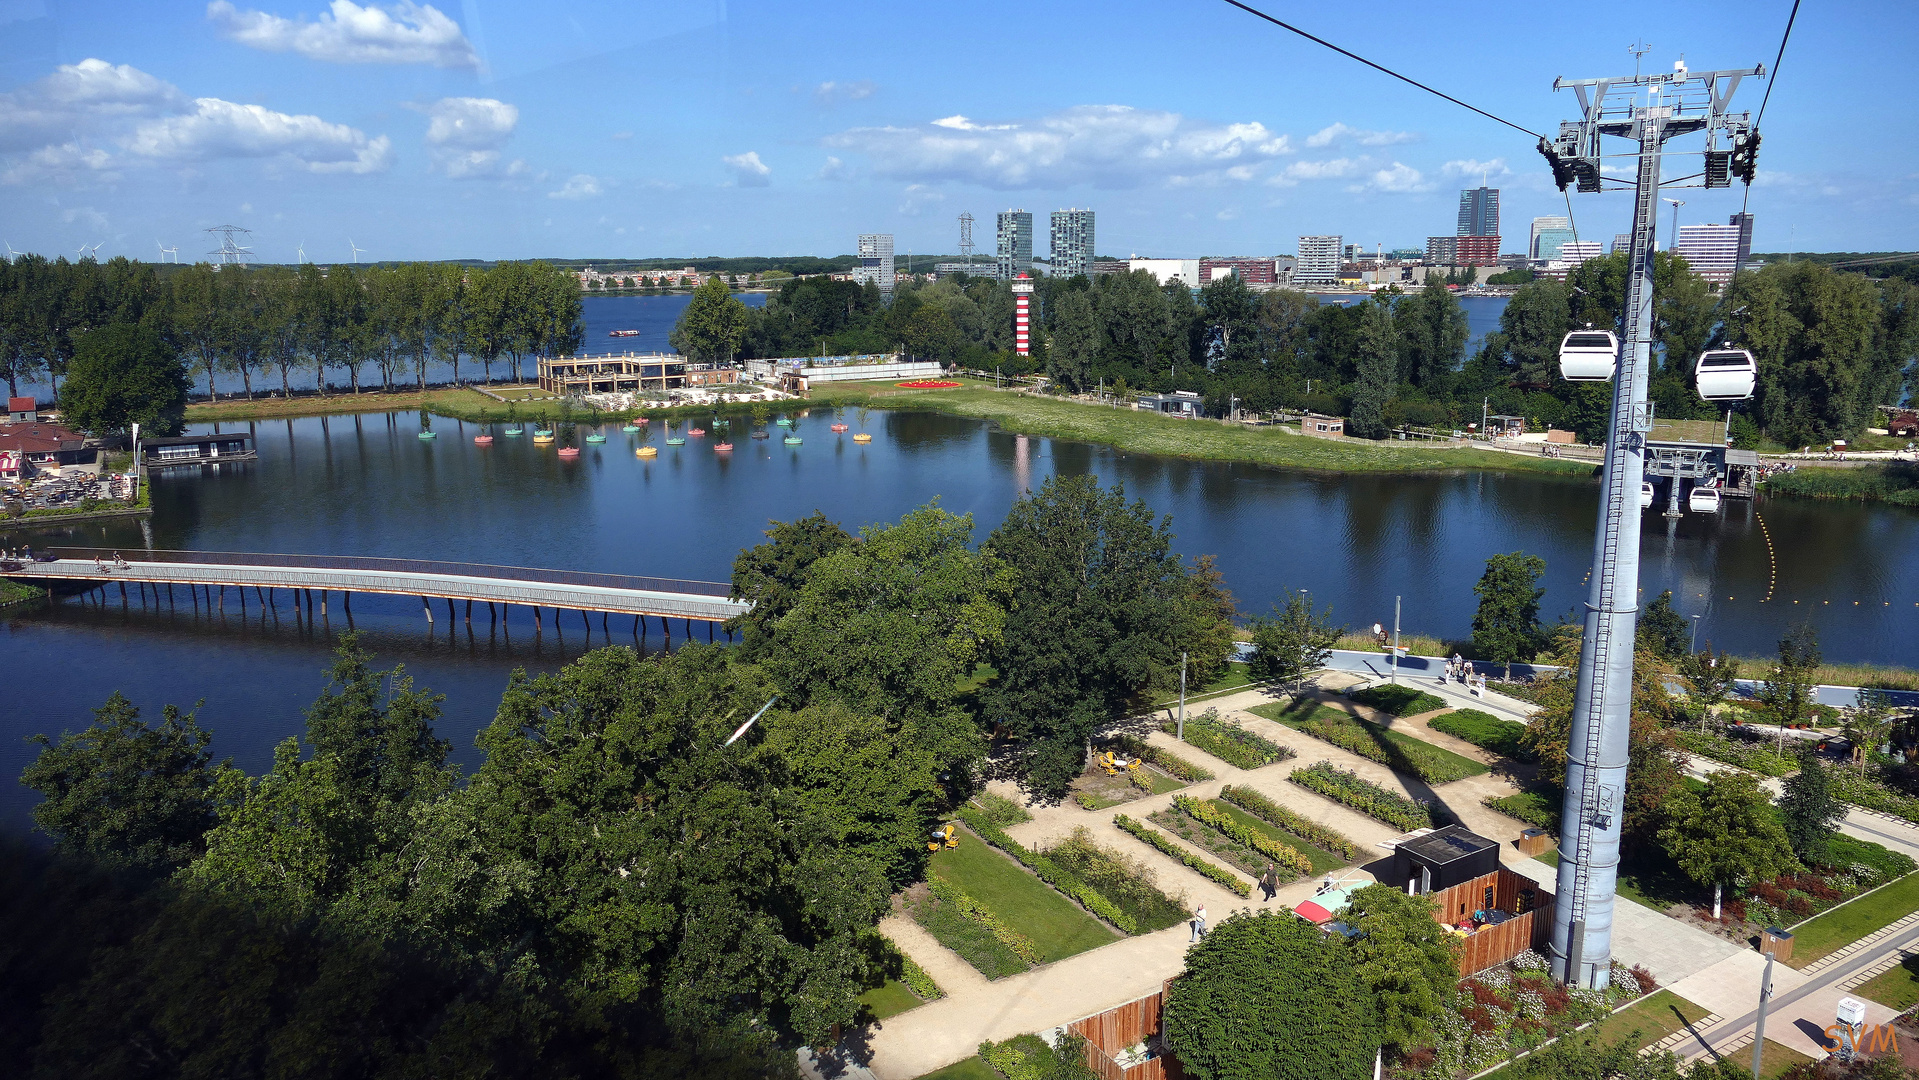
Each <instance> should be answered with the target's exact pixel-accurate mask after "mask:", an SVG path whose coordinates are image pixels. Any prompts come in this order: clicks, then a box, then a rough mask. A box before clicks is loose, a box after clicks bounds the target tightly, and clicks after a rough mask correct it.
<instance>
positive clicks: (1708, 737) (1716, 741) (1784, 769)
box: [1673, 731, 1799, 776]
mask: <svg viewBox="0 0 1919 1080" xmlns="http://www.w3.org/2000/svg"><path fill="white" fill-rule="evenodd" d="M1673 741H1674V742H1677V743H1678V744H1679V747H1680V749H1682V750H1687V751H1690V752H1692V753H1695V754H1698V755H1700V756H1701V757H1709V758H1711V759H1713V760H1714V761H1723V762H1725V763H1726V764H1728V765H1737V766H1738V767H1740V768H1742V769H1747V770H1750V771H1752V772H1756V773H1758V774H1760V775H1761V776H1785V775H1786V774H1787V773H1790V772H1794V771H1796V770H1797V769H1798V768H1799V763H1798V762H1797V761H1794V760H1793V759H1791V758H1788V757H1781V756H1780V755H1779V754H1776V753H1774V752H1773V750H1772V748H1771V747H1769V746H1766V745H1764V744H1761V743H1754V742H1748V741H1747V740H1745V739H1729V738H1727V737H1726V736H1724V735H1715V734H1713V733H1711V732H1708V731H1675V732H1673Z"/></svg>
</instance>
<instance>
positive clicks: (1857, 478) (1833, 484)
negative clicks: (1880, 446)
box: [1765, 461, 1919, 506]
mask: <svg viewBox="0 0 1919 1080" xmlns="http://www.w3.org/2000/svg"><path fill="white" fill-rule="evenodd" d="M1765 490H1766V494H1768V495H1795V496H1798V497H1800V498H1805V499H1846V500H1855V501H1863V502H1886V503H1892V504H1893V505H1894V506H1919V465H1914V464H1912V463H1910V462H1903V461H1900V462H1892V463H1890V464H1886V465H1861V466H1859V467H1857V468H1852V469H1821V468H1818V467H1816V466H1809V465H1801V466H1800V467H1799V468H1798V469H1795V470H1794V471H1792V472H1789V473H1781V474H1780V475H1778V476H1775V477H1773V478H1771V479H1770V480H1767V481H1766V487H1765Z"/></svg>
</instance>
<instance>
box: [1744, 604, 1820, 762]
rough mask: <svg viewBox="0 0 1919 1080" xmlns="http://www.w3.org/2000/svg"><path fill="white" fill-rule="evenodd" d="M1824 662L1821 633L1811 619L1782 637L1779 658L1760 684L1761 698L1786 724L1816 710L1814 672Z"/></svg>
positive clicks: (1803, 719)
mask: <svg viewBox="0 0 1919 1080" xmlns="http://www.w3.org/2000/svg"><path fill="white" fill-rule="evenodd" d="M1823 662H1824V658H1823V657H1822V656H1821V655H1820V652H1819V633H1818V631H1816V630H1814V629H1813V628H1812V624H1811V623H1804V622H1802V623H1800V624H1798V625H1797V626H1794V627H1792V628H1791V629H1790V630H1788V631H1786V636H1785V637H1782V638H1780V639H1779V659H1778V661H1777V662H1776V663H1775V664H1774V665H1773V669H1772V671H1771V672H1770V673H1769V674H1768V675H1767V677H1766V681H1765V682H1764V683H1761V684H1760V686H1759V700H1760V701H1761V702H1762V703H1763V704H1764V705H1765V706H1766V708H1768V709H1770V710H1772V713H1773V716H1774V718H1775V719H1776V720H1777V721H1778V723H1779V725H1780V726H1781V727H1782V728H1784V727H1785V726H1786V725H1789V724H1798V723H1803V722H1804V721H1805V719H1806V714H1807V713H1809V712H1810V711H1811V710H1812V705H1813V693H1812V687H1813V674H1814V672H1816V671H1818V670H1819V665H1820V664H1821V663H1823ZM1783 737H1784V736H1783V734H1782V735H1781V738H1783Z"/></svg>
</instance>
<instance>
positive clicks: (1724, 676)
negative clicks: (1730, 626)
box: [1679, 640, 1739, 723]
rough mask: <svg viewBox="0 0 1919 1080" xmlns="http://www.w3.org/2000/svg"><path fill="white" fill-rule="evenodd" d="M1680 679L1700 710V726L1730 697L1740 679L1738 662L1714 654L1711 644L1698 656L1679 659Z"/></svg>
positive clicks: (1726, 656)
mask: <svg viewBox="0 0 1919 1080" xmlns="http://www.w3.org/2000/svg"><path fill="white" fill-rule="evenodd" d="M1679 677H1680V678H1682V679H1684V680H1685V681H1686V695H1687V697H1689V698H1691V699H1692V701H1693V702H1694V703H1695V704H1696V705H1698V707H1699V720H1700V722H1701V723H1704V722H1705V721H1706V718H1707V717H1709V716H1711V715H1712V711H1713V709H1715V708H1717V707H1718V706H1719V703H1720V702H1723V701H1725V700H1726V698H1727V697H1729V696H1731V694H1732V691H1733V687H1734V686H1735V685H1737V683H1738V679H1739V661H1738V660H1735V659H1733V657H1732V656H1731V655H1729V654H1727V653H1723V652H1721V653H1715V652H1713V651H1712V642H1711V641H1710V640H1709V641H1707V642H1706V647H1705V648H1704V649H1703V650H1701V651H1699V652H1696V653H1692V652H1689V653H1687V654H1686V655H1684V656H1682V657H1680V658H1679Z"/></svg>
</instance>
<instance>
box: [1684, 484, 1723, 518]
mask: <svg viewBox="0 0 1919 1080" xmlns="http://www.w3.org/2000/svg"><path fill="white" fill-rule="evenodd" d="M1686 509H1688V510H1691V511H1692V512H1693V513H1695V514H1717V513H1718V512H1719V489H1718V488H1716V487H1696V488H1693V489H1692V494H1691V495H1690V496H1688V497H1687V499H1686Z"/></svg>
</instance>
